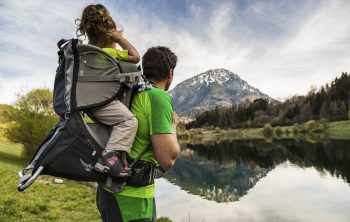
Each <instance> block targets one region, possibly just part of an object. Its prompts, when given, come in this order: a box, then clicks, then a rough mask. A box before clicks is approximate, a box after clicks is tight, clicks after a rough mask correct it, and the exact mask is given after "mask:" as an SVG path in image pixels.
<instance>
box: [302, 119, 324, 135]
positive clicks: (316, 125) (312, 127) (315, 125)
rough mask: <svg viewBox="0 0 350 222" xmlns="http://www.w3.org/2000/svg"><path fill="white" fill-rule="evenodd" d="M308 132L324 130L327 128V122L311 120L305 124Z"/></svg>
mask: <svg viewBox="0 0 350 222" xmlns="http://www.w3.org/2000/svg"><path fill="white" fill-rule="evenodd" d="M304 127H305V130H306V131H307V132H322V131H324V129H325V128H326V126H325V124H323V123H321V122H317V121H315V120H309V121H307V122H306V123H305V124H304Z"/></svg>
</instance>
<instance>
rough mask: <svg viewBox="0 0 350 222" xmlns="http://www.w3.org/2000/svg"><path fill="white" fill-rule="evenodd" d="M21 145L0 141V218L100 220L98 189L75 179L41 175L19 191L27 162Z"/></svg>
mask: <svg viewBox="0 0 350 222" xmlns="http://www.w3.org/2000/svg"><path fill="white" fill-rule="evenodd" d="M21 149H22V147H21V146H20V145H19V144H14V143H11V142H6V141H1V142H0V163H1V164H0V175H1V177H0V184H1V189H0V221H6V222H11V221H62V222H63V221H101V220H100V216H99V213H98V210H97V208H96V205H95V190H94V189H93V188H90V187H88V186H85V185H82V184H78V183H76V182H74V181H69V180H64V183H63V184H53V183H52V180H53V177H50V176H40V177H39V178H38V179H37V180H36V181H35V182H34V184H32V186H31V187H29V188H28V189H27V190H25V191H24V192H18V191H17V185H18V176H17V173H18V171H19V170H21V169H23V167H24V166H25V165H26V164H27V161H26V160H25V159H23V158H21V157H20V153H21V152H22V150H21Z"/></svg>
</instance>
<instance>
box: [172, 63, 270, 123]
mask: <svg viewBox="0 0 350 222" xmlns="http://www.w3.org/2000/svg"><path fill="white" fill-rule="evenodd" d="M169 93H170V94H171V95H172V97H173V105H174V109H175V111H176V112H177V113H178V114H179V115H180V116H187V117H191V118H193V117H196V116H197V115H199V114H200V113H202V112H204V111H205V110H209V109H212V108H215V107H216V106H230V105H232V104H239V103H241V102H243V101H245V100H247V99H249V100H250V101H254V100H255V99H258V98H264V99H268V100H270V101H274V99H272V98H271V97H269V96H268V95H266V94H264V93H262V92H261V91H260V90H259V89H257V88H254V87H252V86H251V85H249V84H248V83H247V82H246V81H244V80H243V79H241V78H240V77H239V76H238V75H237V74H235V73H233V72H231V71H229V70H227V69H223V68H218V69H210V70H207V71H205V72H202V73H200V74H198V75H195V76H194V77H192V78H189V79H187V80H185V81H183V82H181V83H179V84H177V85H176V86H175V88H174V89H172V90H170V91H169Z"/></svg>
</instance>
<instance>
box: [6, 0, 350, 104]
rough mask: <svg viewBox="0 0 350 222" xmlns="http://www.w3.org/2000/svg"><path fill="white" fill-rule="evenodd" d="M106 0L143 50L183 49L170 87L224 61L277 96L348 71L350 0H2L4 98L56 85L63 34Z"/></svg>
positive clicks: (70, 33) (298, 91)
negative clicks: (88, 8)
mask: <svg viewBox="0 0 350 222" xmlns="http://www.w3.org/2000/svg"><path fill="white" fill-rule="evenodd" d="M92 3H93V4H95V3H102V4H104V5H105V6H106V7H107V8H108V9H109V10H110V12H111V14H112V16H113V17H114V18H115V19H116V20H117V21H118V22H119V23H121V24H122V25H123V26H124V28H125V31H124V36H125V37H126V38H127V39H128V40H129V41H130V42H132V43H133V44H134V45H135V47H136V48H137V49H138V51H139V53H140V54H141V55H142V54H143V53H144V52H145V51H146V49H147V48H149V47H152V46H156V45H166V46H168V47H170V48H171V49H172V50H173V51H174V52H175V53H176V54H177V55H178V57H179V63H178V66H177V68H176V69H175V75H176V76H175V79H174V83H173V85H172V87H174V86H175V85H176V84H177V83H179V82H182V81H184V80H186V79H188V78H190V77H192V76H194V75H197V74H199V73H202V72H204V71H206V70H208V69H213V68H226V69H229V70H231V71H233V72H235V73H236V74H238V75H239V76H240V77H241V78H242V79H244V80H246V81H247V82H248V83H249V84H251V85H252V86H254V87H256V88H259V89H260V90H261V91H262V92H264V93H267V94H268V95H270V96H272V97H274V98H281V99H283V98H287V97H289V96H291V95H295V94H299V95H300V94H306V93H307V91H308V90H309V88H310V86H312V85H315V86H317V87H319V86H321V85H323V84H325V83H328V82H330V81H331V80H332V79H334V78H335V77H336V76H339V75H340V74H341V72H343V71H347V72H349V71H350V13H349V12H350V1H347V0H343V1H342V0H332V1H331V0H327V1H325V0H324V1H322V0H293V1H290V0H270V1H269V0H266V1H258V0H256V1H254V0H237V1H219V0H218V1H210V0H193V1H190V0H188V1H186V0H176V1H175V0H155V1H151V0H143V1H141V0H139V1H136V0H115V1H85V0H84V1H83V0H76V1H65V0H63V1H40V0H32V1H30V0H28V1H20V0H11V1H5V0H0V48H1V50H0V103H12V102H13V101H14V100H15V98H16V97H15V95H16V93H18V92H26V91H28V90H30V89H33V88H39V87H49V88H52V87H53V80H54V76H55V70H56V66H57V47H56V42H57V41H58V40H59V39H61V38H72V37H75V30H76V26H75V24H74V21H75V19H77V18H79V17H80V15H81V12H82V10H83V8H84V7H85V6H87V5H88V4H92Z"/></svg>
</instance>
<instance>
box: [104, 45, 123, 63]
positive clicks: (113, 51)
mask: <svg viewBox="0 0 350 222" xmlns="http://www.w3.org/2000/svg"><path fill="white" fill-rule="evenodd" d="M102 50H103V51H105V52H107V53H109V54H110V55H111V56H113V58H116V59H121V60H127V59H128V53H129V52H128V50H124V49H123V50H120V49H116V48H102Z"/></svg>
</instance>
